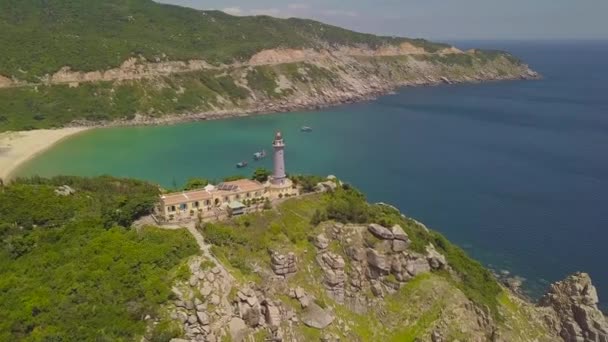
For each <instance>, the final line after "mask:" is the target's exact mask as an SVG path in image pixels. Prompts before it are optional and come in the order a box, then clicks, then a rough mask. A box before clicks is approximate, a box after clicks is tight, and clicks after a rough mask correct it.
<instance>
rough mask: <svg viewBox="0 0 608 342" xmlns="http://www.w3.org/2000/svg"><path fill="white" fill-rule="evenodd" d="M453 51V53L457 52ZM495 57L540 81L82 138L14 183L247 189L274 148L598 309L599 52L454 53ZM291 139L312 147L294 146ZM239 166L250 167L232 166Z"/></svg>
mask: <svg viewBox="0 0 608 342" xmlns="http://www.w3.org/2000/svg"><path fill="white" fill-rule="evenodd" d="M457 43H458V42H457ZM458 45H459V46H461V47H465V48H468V47H486V48H497V49H506V50H509V51H510V52H512V53H513V54H515V55H517V56H519V57H521V58H522V59H524V60H525V61H526V62H528V63H529V64H530V65H531V66H532V67H533V68H534V69H535V70H537V71H538V72H540V73H541V74H542V75H543V76H544V78H543V79H542V80H539V81H513V82H502V83H486V84H474V85H453V86H448V85H446V86H438V87H426V88H404V89H401V90H400V91H399V92H398V93H397V94H394V95H390V96H385V97H382V98H379V99H378V100H376V101H373V102H367V103H359V104H354V105H346V106H341V107H335V108H331V109H325V110H321V111H313V112H300V113H289V114H277V115H265V116H257V117H249V118H239V119H229V120H224V121H209V122H199V123H190V124H180V125H175V126H165V127H141V128H133V127H130V128H111V129H100V130H93V131H90V132H87V133H84V134H81V135H78V136H75V137H73V138H70V139H67V140H65V141H63V142H62V143H60V144H58V145H57V146H56V147H54V148H52V149H51V150H49V151H48V152H46V153H44V154H43V155H41V156H39V157H38V158H36V159H34V160H32V161H31V162H29V163H28V164H26V165H24V167H23V168H22V169H21V170H20V175H34V174H39V175H43V176H52V175H57V174H72V175H86V176H92V175H100V174H112V175H116V176H126V177H127V176H128V177H136V178H143V179H147V180H151V181H154V182H158V183H160V184H162V185H164V186H173V185H180V184H183V183H184V182H185V181H186V179H188V178H189V177H197V176H198V177H207V178H211V179H219V178H222V177H224V176H227V175H233V174H243V175H249V174H251V172H252V171H253V169H254V168H255V167H257V166H265V167H268V168H269V167H270V166H271V159H270V158H268V159H266V160H264V161H262V162H257V163H254V162H252V161H251V156H252V154H253V153H254V152H256V151H259V150H262V149H266V150H267V151H268V152H270V151H271V141H272V138H273V134H274V132H275V131H277V130H281V131H282V132H283V134H284V136H285V139H286V142H287V149H286V160H287V169H288V172H290V173H292V174H296V173H310V174H321V175H329V174H335V175H337V176H339V177H340V178H342V179H344V180H346V181H348V182H351V183H352V184H354V185H355V186H357V187H358V188H360V189H361V190H363V191H364V192H365V193H366V194H367V196H368V198H369V200H371V201H383V202H388V203H392V204H394V205H396V206H397V207H399V208H400V209H401V210H402V211H403V212H405V213H406V214H407V215H409V216H412V217H414V218H417V219H418V220H421V221H423V222H425V223H426V224H427V225H428V226H430V227H431V228H433V229H436V230H438V231H440V232H442V233H444V234H445V235H446V236H447V237H448V238H449V239H450V240H452V241H454V242H456V243H457V244H459V245H460V246H461V247H463V248H465V249H466V250H467V251H468V252H469V253H470V254H471V255H472V256H474V257H475V258H477V259H479V260H481V261H482V262H483V263H485V264H486V265H489V266H491V267H493V268H495V269H497V270H502V269H506V270H509V271H511V272H512V273H514V274H517V275H520V276H523V277H525V278H526V279H527V281H526V283H525V286H526V289H527V291H529V292H530V293H531V294H533V295H535V296H538V295H539V294H540V293H541V292H542V291H543V290H544V289H545V288H546V287H547V285H548V283H549V282H552V281H556V280H559V279H561V278H563V277H565V276H566V275H568V274H570V273H572V272H575V271H586V272H589V273H590V274H591V276H592V278H593V280H594V282H595V284H596V286H597V287H598V289H599V293H600V299H601V300H602V306H603V308H604V309H606V308H608V268H607V265H606V263H607V262H608V62H607V61H608V42H459V43H458ZM303 125H307V126H311V127H313V129H314V131H313V132H312V133H301V132H300V127H301V126H303ZM241 160H249V161H250V167H249V168H248V169H245V170H237V169H236V168H235V164H236V163H237V162H239V161H241Z"/></svg>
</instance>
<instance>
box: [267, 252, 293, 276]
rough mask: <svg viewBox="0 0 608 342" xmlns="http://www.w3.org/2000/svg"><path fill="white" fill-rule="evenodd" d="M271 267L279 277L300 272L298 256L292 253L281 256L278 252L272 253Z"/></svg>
mask: <svg viewBox="0 0 608 342" xmlns="http://www.w3.org/2000/svg"><path fill="white" fill-rule="evenodd" d="M270 267H271V268H272V271H273V272H274V273H275V274H276V275H278V276H286V275H288V274H292V273H296V272H297V270H298V267H297V259H296V255H295V254H294V253H291V252H290V253H288V254H287V255H284V254H280V253H278V252H271V254H270Z"/></svg>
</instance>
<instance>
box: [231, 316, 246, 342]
mask: <svg viewBox="0 0 608 342" xmlns="http://www.w3.org/2000/svg"><path fill="white" fill-rule="evenodd" d="M229 329H230V337H232V341H242V340H243V339H244V338H245V337H246V336H247V332H248V330H249V329H248V328H247V325H246V324H245V321H243V320H242V319H240V318H238V317H233V318H232V319H231V320H230V324H229Z"/></svg>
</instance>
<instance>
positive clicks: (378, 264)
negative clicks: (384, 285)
mask: <svg viewBox="0 0 608 342" xmlns="http://www.w3.org/2000/svg"><path fill="white" fill-rule="evenodd" d="M367 263H368V264H369V266H370V267H373V268H375V269H377V270H380V271H382V272H386V273H388V272H389V271H390V269H391V265H390V264H389V262H388V259H387V257H386V255H383V254H380V253H378V251H376V250H374V249H372V248H368V249H367Z"/></svg>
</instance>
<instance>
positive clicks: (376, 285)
mask: <svg viewBox="0 0 608 342" xmlns="http://www.w3.org/2000/svg"><path fill="white" fill-rule="evenodd" d="M371 289H372V293H373V294H374V296H376V297H383V296H384V291H382V284H380V282H378V281H372V283H371Z"/></svg>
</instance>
